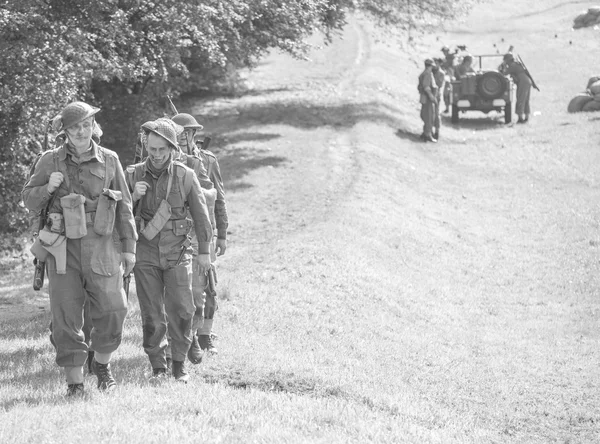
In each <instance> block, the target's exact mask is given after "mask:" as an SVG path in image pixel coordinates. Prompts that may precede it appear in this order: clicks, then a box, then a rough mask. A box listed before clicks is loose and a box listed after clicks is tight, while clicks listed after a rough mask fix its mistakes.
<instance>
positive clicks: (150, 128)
mask: <svg viewBox="0 0 600 444" xmlns="http://www.w3.org/2000/svg"><path fill="white" fill-rule="evenodd" d="M142 129H143V130H144V131H146V132H151V133H154V134H156V135H158V136H160V137H162V138H163V139H165V140H166V141H167V142H169V143H170V144H171V146H172V147H173V148H175V149H176V150H178V149H179V144H178V143H177V135H178V134H180V133H181V132H182V131H183V127H182V126H181V125H178V124H177V123H175V122H173V121H172V120H171V119H167V118H165V117H161V118H160V119H156V120H149V121H148V122H146V123H144V124H143V125H142Z"/></svg>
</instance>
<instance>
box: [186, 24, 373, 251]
mask: <svg viewBox="0 0 600 444" xmlns="http://www.w3.org/2000/svg"><path fill="white" fill-rule="evenodd" d="M315 41H319V40H318V39H317V38H315ZM310 57H311V62H309V63H307V62H306V61H300V60H293V59H290V58H289V57H287V56H285V55H273V56H271V57H269V58H268V59H267V60H266V61H265V62H264V63H263V64H261V65H260V66H259V67H258V68H257V69H256V70H255V71H254V72H252V73H251V74H250V75H249V77H248V79H247V82H248V83H249V84H250V85H252V87H253V90H252V92H251V93H250V94H248V95H245V96H242V97H241V98H237V99H218V100H215V101H212V102H208V103H207V102H202V103H198V104H194V103H193V101H192V100H190V101H189V103H188V107H189V109H190V111H191V112H192V113H194V114H196V115H200V116H203V117H204V118H203V121H204V123H205V128H207V130H208V133H209V134H211V135H212V134H214V135H215V138H214V141H215V142H214V145H213V146H214V147H215V153H216V154H217V155H218V156H219V159H220V164H221V167H222V170H223V176H224V177H225V178H226V188H227V190H228V194H229V195H228V201H229V202H230V203H229V208H230V211H231V216H230V219H231V221H232V224H231V227H230V230H231V232H232V234H233V236H232V237H231V248H230V252H231V256H229V257H228V258H227V257H226V258H223V259H224V260H225V261H227V260H228V259H231V260H233V256H239V255H241V257H243V255H244V254H246V253H247V252H246V250H247V248H250V249H252V250H254V247H253V246H254V245H256V244H271V243H273V242H276V241H277V240H280V239H283V238H285V237H288V236H289V234H290V233H294V232H298V231H300V230H302V228H303V227H306V226H307V225H310V224H314V223H315V222H317V221H321V220H323V219H324V217H327V213H328V212H330V211H331V209H332V208H333V207H334V206H335V205H336V204H337V202H338V201H339V200H340V199H341V196H342V195H343V194H344V193H345V190H346V189H347V187H348V186H350V185H351V184H352V183H353V181H354V180H355V178H356V171H357V169H358V166H359V162H358V159H357V151H356V150H355V149H354V139H353V136H352V134H351V131H349V128H350V127H351V126H352V125H353V124H354V123H355V119H354V118H353V107H354V103H353V102H352V100H349V99H348V98H347V97H351V96H352V95H353V94H352V93H353V88H354V84H355V81H356V78H357V77H358V76H359V75H360V73H361V72H362V70H364V69H365V66H367V64H368V60H369V40H368V37H367V35H366V34H365V31H364V30H363V29H362V28H361V26H360V25H359V24H357V23H352V25H351V26H349V27H348V29H347V30H346V32H345V34H344V40H343V41H338V42H337V43H336V44H335V45H332V46H331V47H325V48H322V49H320V50H315V52H314V53H313V54H311V55H310ZM231 128H235V130H233V131H232V130H231ZM223 144H227V149H226V150H225V151H222V152H221V151H219V145H223ZM257 215H260V216H259V217H257ZM259 251H260V250H258V251H255V253H258V254H259V255H260V252H259Z"/></svg>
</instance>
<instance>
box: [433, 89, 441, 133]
mask: <svg viewBox="0 0 600 444" xmlns="http://www.w3.org/2000/svg"><path fill="white" fill-rule="evenodd" d="M439 104H440V100H439V98H438V102H437V103H434V104H433V105H434V110H433V130H434V132H435V133H436V134H438V133H439V132H440V125H441V119H440V105H439Z"/></svg>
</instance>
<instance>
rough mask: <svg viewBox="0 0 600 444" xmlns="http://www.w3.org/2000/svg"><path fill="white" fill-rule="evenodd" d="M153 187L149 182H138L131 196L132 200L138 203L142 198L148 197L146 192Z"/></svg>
mask: <svg viewBox="0 0 600 444" xmlns="http://www.w3.org/2000/svg"><path fill="white" fill-rule="evenodd" d="M151 189H152V187H151V186H150V184H149V183H148V182H137V183H136V184H135V188H134V190H133V194H132V195H131V198H132V199H133V201H134V202H137V201H138V200H140V199H141V198H142V196H145V195H146V190H151Z"/></svg>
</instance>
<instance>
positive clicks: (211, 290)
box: [205, 264, 217, 298]
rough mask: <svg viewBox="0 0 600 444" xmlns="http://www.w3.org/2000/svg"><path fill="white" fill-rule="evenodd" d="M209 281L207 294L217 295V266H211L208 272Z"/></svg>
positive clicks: (214, 296)
mask: <svg viewBox="0 0 600 444" xmlns="http://www.w3.org/2000/svg"><path fill="white" fill-rule="evenodd" d="M206 277H207V283H206V290H205V291H206V294H207V295H210V296H212V297H213V298H216V297H217V274H216V272H215V266H214V265H212V264H211V265H210V268H209V270H208V273H207V276H206Z"/></svg>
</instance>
